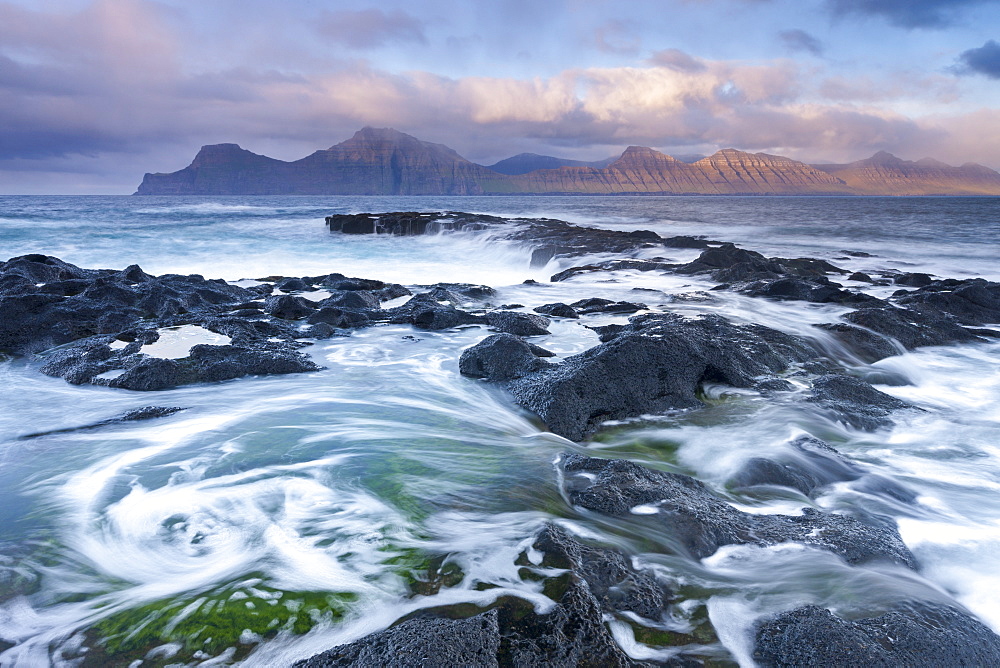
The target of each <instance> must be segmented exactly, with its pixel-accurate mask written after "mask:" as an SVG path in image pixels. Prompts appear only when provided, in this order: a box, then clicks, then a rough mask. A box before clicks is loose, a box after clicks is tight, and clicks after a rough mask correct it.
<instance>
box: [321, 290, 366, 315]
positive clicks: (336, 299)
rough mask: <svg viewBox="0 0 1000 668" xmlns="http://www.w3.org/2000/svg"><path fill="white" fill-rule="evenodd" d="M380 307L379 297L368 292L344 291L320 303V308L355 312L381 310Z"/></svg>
mask: <svg viewBox="0 0 1000 668" xmlns="http://www.w3.org/2000/svg"><path fill="white" fill-rule="evenodd" d="M380 305H381V301H380V300H379V298H378V295H377V294H376V293H374V292H371V291H368V290H349V291H348V290H344V291H341V292H338V293H336V294H333V295H331V296H330V297H328V298H326V299H324V300H323V301H321V302H320V303H319V306H320V308H322V307H333V308H342V309H351V310H354V311H369V310H373V309H377V308H379V306H380Z"/></svg>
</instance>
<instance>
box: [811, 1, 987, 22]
mask: <svg viewBox="0 0 1000 668" xmlns="http://www.w3.org/2000/svg"><path fill="white" fill-rule="evenodd" d="M998 2H1000V0H827V5H829V7H830V10H831V11H832V12H833V13H834V15H836V16H844V15H849V14H856V15H862V16H864V15H868V16H878V17H882V18H884V19H886V20H887V21H888V22H889V23H891V24H892V25H896V26H900V27H902V28H945V27H947V26H949V25H952V24H953V23H955V21H956V19H957V17H958V14H959V13H960V11H961V10H962V9H963V8H966V7H971V6H973V5H986V4H997V3H998Z"/></svg>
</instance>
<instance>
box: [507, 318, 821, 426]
mask: <svg viewBox="0 0 1000 668" xmlns="http://www.w3.org/2000/svg"><path fill="white" fill-rule="evenodd" d="M597 330H598V333H599V335H600V336H601V338H602V341H604V343H602V344H601V345H599V346H596V347H594V348H591V349H590V350H587V351H585V352H583V353H580V354H578V355H574V356H572V357H569V358H567V359H566V360H565V361H564V362H563V363H561V364H559V365H555V366H551V367H548V368H545V369H542V370H541V371H538V372H535V373H533V374H530V375H528V376H526V377H524V378H521V379H518V380H516V381H514V382H513V383H511V385H510V386H509V389H510V391H511V393H512V394H513V396H514V399H515V400H516V401H517V403H518V404H520V405H521V406H523V407H524V408H527V409H528V410H530V411H532V412H534V413H536V414H537V415H538V416H539V417H540V418H541V419H542V420H543V421H544V422H545V424H546V425H548V427H549V429H551V430H552V431H553V432H555V433H557V434H559V435H561V436H565V437H566V438H569V439H572V440H580V439H582V438H584V437H585V436H586V435H588V434H590V433H592V432H594V431H596V430H597V429H598V427H599V426H600V425H601V423H603V422H605V421H607V420H621V419H625V418H630V417H636V416H639V415H643V414H647V413H659V412H663V411H665V410H669V409H675V408H695V407H698V406H701V405H702V403H701V401H700V400H699V399H698V398H697V396H696V392H697V390H698V388H699V386H700V385H701V384H702V383H703V382H716V383H725V384H728V385H733V386H735V387H752V386H753V385H754V383H755V382H756V381H757V380H758V378H757V377H758V376H762V375H769V374H774V373H778V372H780V371H783V370H784V369H785V368H786V367H787V366H788V364H790V363H791V362H792V361H795V360H804V359H806V358H808V357H809V356H810V355H811V354H812V353H811V351H810V349H809V348H808V346H807V344H805V343H804V342H803V341H800V340H798V339H795V338H794V337H791V336H788V335H786V334H783V333H781V332H777V331H775V330H771V329H768V328H767V327H762V326H757V325H749V326H737V325H733V324H731V323H729V322H728V321H726V320H725V319H723V318H720V317H718V316H706V317H702V318H700V319H697V320H685V319H683V318H680V317H679V316H675V315H671V314H645V315H640V316H634V317H632V318H631V319H630V322H629V324H628V325H625V326H617V327H605V328H597Z"/></svg>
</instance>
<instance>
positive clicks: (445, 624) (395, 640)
mask: <svg viewBox="0 0 1000 668" xmlns="http://www.w3.org/2000/svg"><path fill="white" fill-rule="evenodd" d="M497 616H498V615H497V611H496V610H490V611H488V612H484V613H482V614H480V615H476V616H474V617H469V618H468V619H434V618H424V619H420V618H417V619H410V620H408V621H405V622H403V623H401V624H399V625H397V626H393V627H391V628H389V629H386V630H385V631H381V632H379V633H375V634H372V635H370V636H367V637H366V638H362V639H361V640H357V641H355V642H352V643H350V644H347V645H341V646H339V647H335V648H333V649H331V650H328V651H326V652H323V653H322V654H317V655H316V656H314V657H311V658H309V659H305V660H303V661H298V662H296V663H295V664H294V665H295V668H333V667H335V666H385V667H386V668H390V667H391V668H425V667H427V666H483V667H484V668H487V667H489V666H498V665H499V664H498V662H497V655H498V654H499V652H500V629H499V626H498V623H497Z"/></svg>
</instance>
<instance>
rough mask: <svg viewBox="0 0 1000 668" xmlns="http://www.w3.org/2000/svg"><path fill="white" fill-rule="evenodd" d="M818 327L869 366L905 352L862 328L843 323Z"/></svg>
mask: <svg viewBox="0 0 1000 668" xmlns="http://www.w3.org/2000/svg"><path fill="white" fill-rule="evenodd" d="M816 327H818V328H819V329H823V330H825V331H827V332H829V333H830V334H831V335H832V336H833V338H835V339H837V341H839V342H840V343H841V344H842V345H843V346H844V347H845V348H847V349H848V350H849V351H850V352H851V353H853V354H854V355H856V356H857V357H858V358H859V359H860V360H861V361H862V362H866V363H868V364H872V363H873V362H877V361H879V360H881V359H885V358H886V357H893V356H894V355H899V354H900V353H902V352H903V350H902V349H901V346H899V344H897V343H894V342H893V341H892V340H890V339H887V338H885V337H884V336H881V335H879V334H876V333H875V332H872V331H869V330H867V329H864V328H862V327H856V326H854V325H848V324H847V323H843V322H837V323H822V324H819V325H816Z"/></svg>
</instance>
